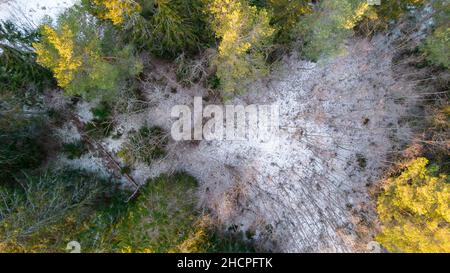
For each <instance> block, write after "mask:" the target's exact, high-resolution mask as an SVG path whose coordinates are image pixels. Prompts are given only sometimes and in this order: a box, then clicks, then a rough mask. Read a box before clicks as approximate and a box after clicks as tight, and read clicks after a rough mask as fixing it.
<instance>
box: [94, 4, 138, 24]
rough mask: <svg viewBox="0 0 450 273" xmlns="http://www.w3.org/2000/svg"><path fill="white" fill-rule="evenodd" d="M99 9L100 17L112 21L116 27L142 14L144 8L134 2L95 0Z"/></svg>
mask: <svg viewBox="0 0 450 273" xmlns="http://www.w3.org/2000/svg"><path fill="white" fill-rule="evenodd" d="M92 2H93V3H94V4H95V5H96V6H97V7H98V8H99V11H98V17H100V18H102V19H105V20H111V21H112V23H113V24H114V25H121V24H123V23H124V22H125V21H126V20H127V19H129V18H130V17H131V16H133V15H134V14H138V13H140V12H141V10H142V8H141V5H139V3H137V2H136V1H134V0H108V1H105V0H93V1H92Z"/></svg>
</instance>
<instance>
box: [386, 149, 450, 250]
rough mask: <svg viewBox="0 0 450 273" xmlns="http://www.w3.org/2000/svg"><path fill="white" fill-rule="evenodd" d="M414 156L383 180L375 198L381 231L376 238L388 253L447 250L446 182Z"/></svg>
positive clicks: (449, 204) (449, 194)
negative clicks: (386, 179) (385, 180)
mask: <svg viewBox="0 0 450 273" xmlns="http://www.w3.org/2000/svg"><path fill="white" fill-rule="evenodd" d="M427 164H428V160H427V159H426V158H423V157H421V158H417V159H415V160H414V161H412V162H411V163H410V164H409V166H408V167H407V169H406V170H405V171H403V172H402V173H401V174H400V175H399V176H398V177H395V178H391V179H389V180H388V181H387V183H386V185H385V187H384V191H383V192H382V193H381V195H380V196H379V197H378V203H377V211H378V214H379V217H380V220H381V228H382V230H381V233H380V234H379V235H378V236H377V240H378V241H379V242H380V243H381V244H382V245H383V246H384V247H386V248H387V249H388V250H389V251H392V252H450V184H449V181H448V176H447V175H446V174H439V175H437V174H435V173H436V172H437V170H436V167H428V168H427Z"/></svg>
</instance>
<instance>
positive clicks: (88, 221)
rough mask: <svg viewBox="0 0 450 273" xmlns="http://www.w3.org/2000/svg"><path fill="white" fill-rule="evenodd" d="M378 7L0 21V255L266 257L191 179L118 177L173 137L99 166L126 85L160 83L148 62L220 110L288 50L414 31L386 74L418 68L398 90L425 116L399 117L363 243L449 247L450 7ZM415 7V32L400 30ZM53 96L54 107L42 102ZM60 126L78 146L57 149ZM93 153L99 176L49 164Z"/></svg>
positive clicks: (222, 7) (230, 4)
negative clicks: (406, 124)
mask: <svg viewBox="0 0 450 273" xmlns="http://www.w3.org/2000/svg"><path fill="white" fill-rule="evenodd" d="M381 2H382V4H381V5H379V6H377V5H369V4H368V1H366V0H333V1H331V0H330V1H327V0H323V1H322V0H321V1H313V0H296V1H295V0H190V1H184V0H151V1H143V0H142V1H141V0H108V1H106V0H83V1H82V2H81V3H80V4H77V5H75V6H73V7H72V8H69V9H67V10H66V11H65V12H63V13H62V14H61V15H60V16H59V17H58V19H57V20H54V21H50V20H48V21H47V22H44V23H43V24H42V25H40V26H39V28H38V29H28V28H23V27H21V26H17V25H14V23H12V22H9V21H6V22H1V23H0V49H1V55H0V252H65V251H66V250H65V249H66V245H67V243H68V242H69V241H73V240H75V241H78V242H80V243H81V245H82V248H83V249H82V251H83V252H252V251H268V252H270V251H276V250H275V249H271V248H270V247H269V248H268V247H267V246H266V245H264V244H261V243H260V242H258V241H257V240H251V237H252V234H241V233H236V232H232V230H233V228H232V227H231V228H230V227H229V226H228V225H227V223H220V222H218V221H217V220H216V219H215V215H214V213H212V212H211V211H209V210H208V209H206V208H204V207H202V206H199V205H198V200H197V195H196V189H197V187H198V181H196V179H195V178H194V177H193V176H192V175H191V174H189V173H185V172H176V173H170V174H163V175H161V176H159V177H155V178H148V179H147V180H148V181H147V182H146V183H145V185H138V186H136V185H135V184H136V182H135V181H134V179H133V177H132V176H131V175H130V169H131V168H133V166H136V164H138V163H145V164H148V165H151V164H152V163H153V162H154V161H155V160H158V159H159V158H162V157H164V156H165V154H166V153H167V151H166V148H167V143H168V141H169V138H170V136H169V135H168V132H165V131H164V129H162V128H160V127H157V126H144V127H142V128H141V129H139V130H137V131H135V132H132V133H130V134H129V137H128V139H127V140H126V143H125V144H124V145H123V146H122V147H121V149H120V151H119V152H117V154H112V155H111V154H110V153H109V152H107V151H103V150H102V148H101V147H100V146H99V144H98V143H99V140H101V139H102V138H103V137H106V136H111V137H112V138H114V137H120V135H119V136H116V135H114V134H115V131H114V130H113V128H114V122H113V117H114V116H115V115H117V114H119V113H128V112H133V111H139V109H141V108H145V107H147V102H146V101H145V99H143V95H142V93H141V90H140V88H139V86H140V83H141V82H142V81H143V80H144V79H145V80H148V78H149V77H148V75H150V74H151V73H160V74H161V72H160V71H159V72H158V65H159V64H160V63H163V64H168V65H170V67H171V68H173V71H174V75H175V76H176V77H175V79H165V78H164V75H163V76H162V77H160V78H159V79H151V80H153V81H154V82H158V84H164V83H165V81H166V82H167V81H176V84H177V85H179V86H182V87H192V86H199V87H200V88H204V89H205V90H207V91H208V93H209V94H211V97H214V98H218V99H219V100H220V101H222V102H226V101H229V100H230V99H232V98H233V97H235V96H239V95H242V94H245V93H246V92H248V88H249V86H250V84H251V83H252V82H254V81H256V80H258V79H262V78H264V77H266V76H268V75H271V73H272V71H273V70H274V69H276V68H277V67H278V66H279V63H280V61H281V60H282V59H283V58H284V57H285V56H287V55H289V54H292V53H293V52H295V53H296V54H298V56H299V58H301V59H302V60H308V61H311V62H326V60H328V59H333V58H335V56H339V55H340V54H344V51H345V43H346V41H347V40H348V39H353V38H360V39H371V38H372V37H375V36H377V35H386V36H388V35H392V33H395V31H394V30H396V31H398V29H399V28H400V27H402V26H405V29H408V28H407V27H409V29H410V30H411V29H412V31H411V33H416V32H417V31H418V29H422V28H421V26H422V25H424V24H425V25H427V26H428V27H427V28H425V30H421V31H423V35H422V36H420V37H419V38H417V37H416V38H414V43H413V42H411V41H412V40H413V39H412V38H410V37H411V36H410V35H411V33H408V32H406V31H404V32H401V30H400V31H399V32H400V34H398V36H399V37H401V38H403V40H402V39H398V41H397V53H396V56H397V57H398V59H399V63H402V64H405V63H406V65H408V66H410V67H413V68H414V69H421V71H426V74H425V76H422V78H420V79H411V81H413V80H414V81H421V83H422V84H423V85H424V86H426V88H425V89H426V90H427V92H428V95H426V96H424V97H423V104H422V105H421V106H420V107H421V110H422V113H424V114H423V116H420V117H415V116H411V117H410V120H411V123H413V124H415V127H414V128H413V129H414V132H415V138H414V140H413V141H412V142H411V143H410V144H409V146H408V147H405V148H404V151H406V152H403V153H397V154H395V155H393V156H391V157H390V158H389V160H390V162H391V164H390V166H389V167H388V168H386V169H385V170H384V173H383V177H384V179H381V180H380V181H379V182H378V183H377V184H376V185H375V186H373V188H372V189H371V191H372V199H373V200H371V201H370V202H373V204H374V207H375V209H376V212H377V215H378V220H377V224H376V225H374V226H378V227H377V228H376V229H377V232H376V233H377V234H378V235H376V236H375V237H374V238H373V240H375V241H377V242H379V243H380V244H381V245H382V247H383V249H384V251H389V252H450V180H449V177H448V173H449V170H450V165H449V163H450V161H449V160H450V157H449V151H450V143H449V126H450V106H449V95H450V94H449V92H448V91H449V90H448V86H449V85H448V83H449V68H450V56H449V54H450V50H449V45H450V25H449V23H450V20H449V16H450V3H449V2H448V1H446V0H441V1H439V0H434V1H433V0H429V1H427V0H398V1H383V0H382V1H381ZM424 11H425V14H426V15H425V16H424V17H423V18H424V19H423V20H422V21H420V20H415V21H414V20H413V19H411V18H414V17H416V16H417V13H420V12H424ZM424 22H425V23H424ZM430 22H431V23H430ZM411 25H412V26H411ZM400 29H401V28H400ZM405 37H406V38H405ZM155 71H156V72H155ZM162 73H163V74H164V72H162ZM61 92H62V93H63V95H64V96H65V97H66V98H67V100H68V105H67V106H66V107H65V108H64V111H61V110H59V109H58V110H56V108H55V107H54V105H51V104H48V103H46V101H48V100H46V99H45V98H46V97H49V96H52V94H54V93H61ZM93 101H95V102H97V103H96V107H95V108H92V109H91V110H90V111H91V115H92V116H93V119H92V120H91V121H89V122H88V123H83V122H82V121H80V119H79V118H77V116H76V115H75V114H74V111H75V110H74V109H75V108H76V105H77V104H80V103H81V102H93ZM306 103H307V102H306ZM67 121H72V122H73V123H74V124H76V127H77V129H78V131H79V132H80V135H81V138H80V139H79V140H77V141H74V142H70V143H67V142H62V141H61V140H60V139H58V137H57V135H56V133H55V131H57V129H58V128H60V127H61V126H62V124H64V123H65V122H67ZM99 147H100V148H99ZM93 150H94V151H96V152H98V153H99V154H100V157H102V158H107V159H106V161H108V163H109V165H111V166H112V167H111V168H110V169H111V176H109V177H105V176H102V175H100V174H97V173H92V172H89V171H86V170H83V169H77V168H70V167H68V166H65V167H61V166H60V165H58V163H57V161H58V160H57V159H58V157H57V156H56V155H63V156H64V157H66V158H68V159H76V158H80V156H82V155H83V154H85V153H86V152H87V151H93ZM358 160H359V163H360V165H362V166H363V165H364V164H365V159H364V158H363V157H361V159H358ZM124 181H125V182H124ZM124 184H125V185H124ZM130 185H131V186H130ZM374 229H375V227H374ZM265 246H266V247H265Z"/></svg>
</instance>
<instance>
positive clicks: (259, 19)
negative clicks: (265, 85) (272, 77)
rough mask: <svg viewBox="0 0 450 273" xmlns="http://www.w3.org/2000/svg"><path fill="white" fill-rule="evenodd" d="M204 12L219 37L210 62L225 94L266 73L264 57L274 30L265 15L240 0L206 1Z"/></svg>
mask: <svg viewBox="0 0 450 273" xmlns="http://www.w3.org/2000/svg"><path fill="white" fill-rule="evenodd" d="M207 11H208V13H209V14H210V15H211V25H212V29H213V30H214V33H215V35H216V37H217V38H218V39H219V40H220V44H219V48H218V53H217V55H216V56H215V58H214V59H213V65H215V66H216V67H217V77H218V78H219V80H220V85H221V88H222V90H223V92H224V94H225V96H227V95H232V94H235V93H239V92H240V91H242V90H244V89H245V86H246V84H248V83H249V82H251V81H252V80H254V79H255V78H257V77H258V76H260V75H265V74H266V73H268V70H269V69H268V66H267V65H266V57H267V52H268V48H269V47H270V45H271V40H272V36H273V34H274V31H275V30H274V28H272V27H271V26H270V17H269V14H268V12H267V11H266V10H265V9H257V8H256V7H253V6H250V5H248V3H247V2H246V1H240V0H207Z"/></svg>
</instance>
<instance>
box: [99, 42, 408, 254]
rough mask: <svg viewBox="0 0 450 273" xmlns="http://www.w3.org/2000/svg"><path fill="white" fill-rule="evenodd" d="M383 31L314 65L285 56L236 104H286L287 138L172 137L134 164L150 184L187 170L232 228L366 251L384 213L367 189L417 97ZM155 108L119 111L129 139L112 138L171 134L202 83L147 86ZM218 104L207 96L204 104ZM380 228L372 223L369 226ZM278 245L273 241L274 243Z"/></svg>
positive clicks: (299, 245) (315, 247)
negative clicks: (397, 68)
mask: <svg viewBox="0 0 450 273" xmlns="http://www.w3.org/2000/svg"><path fill="white" fill-rule="evenodd" d="M391 61H392V54H391V48H390V46H389V44H388V43H387V42H386V40H385V39H384V38H383V37H380V38H378V39H374V40H372V41H368V40H352V41H351V42H349V46H348V54H347V55H345V56H340V57H337V58H335V59H334V60H332V61H329V62H323V63H320V64H314V63H310V62H306V61H302V60H299V59H298V58H297V57H295V56H290V57H287V58H286V59H285V60H284V62H283V64H282V65H281V67H280V68H279V69H278V71H276V72H275V73H274V74H273V75H272V76H271V78H270V79H265V80H263V81H260V82H258V83H255V84H254V85H253V86H252V87H251V88H250V90H249V92H248V93H247V94H245V95H243V96H239V97H237V98H235V99H234V100H233V101H232V102H230V103H232V104H244V105H248V104H272V103H276V104H278V105H279V106H280V115H281V117H280V129H281V130H280V135H279V137H278V138H272V139H271V140H270V141H268V142H258V141H200V142H195V141H192V142H174V141H172V142H171V143H170V145H169V154H168V156H167V157H166V158H165V159H163V160H160V161H159V162H156V163H154V164H153V165H152V166H146V165H144V164H141V165H139V166H134V167H135V170H134V171H133V172H132V176H133V177H134V179H136V180H137V181H138V182H140V183H143V182H145V180H146V179H147V178H149V177H154V176H157V175H159V174H161V173H166V172H174V171H178V170H184V171H187V172H188V173H190V174H191V175H193V176H194V177H196V178H197V179H198V180H199V182H200V184H201V187H200V190H199V196H200V200H201V202H200V204H199V205H200V206H201V207H203V208H207V209H210V210H211V211H212V212H213V213H214V214H215V215H216V216H217V217H218V219H219V221H220V222H221V223H223V224H226V228H229V229H230V230H237V231H244V232H247V235H249V234H252V236H248V237H252V239H253V240H256V241H257V242H265V244H266V245H265V246H266V247H269V248H272V250H273V247H276V249H277V250H280V251H283V252H318V251H320V252H335V251H338V252H346V251H361V250H364V249H365V247H366V244H367V243H368V242H369V241H370V240H371V236H372V235H373V232H374V230H375V229H374V227H373V225H374V223H375V222H376V218H375V215H374V211H373V202H372V201H371V197H370V196H369V194H368V188H369V187H370V186H371V185H372V184H373V183H374V182H376V181H377V180H379V178H380V176H381V175H382V173H383V172H382V171H383V168H384V167H387V166H388V165H389V162H388V158H389V155H390V154H393V153H395V152H396V151H398V149H399V147H401V144H402V142H403V143H404V142H407V141H408V139H409V135H410V131H409V129H408V127H407V126H406V125H402V123H401V122H400V120H401V118H402V117H403V116H405V115H406V113H407V110H408V107H411V105H413V104H414V102H413V101H411V100H410V99H408V98H409V97H412V96H411V95H412V92H413V86H412V85H411V84H408V83H406V82H404V81H402V79H401V75H393V72H392V70H391ZM143 89H144V90H145V91H146V95H147V97H148V99H151V100H152V101H153V102H154V104H155V105H154V106H152V107H150V108H148V109H147V110H146V111H145V112H143V113H139V114H135V115H131V116H130V115H123V116H119V117H118V120H117V125H118V127H119V128H121V130H123V131H124V132H125V134H124V136H123V137H122V140H112V139H106V140H105V142H104V144H105V146H106V147H109V149H110V151H113V152H114V151H117V150H118V149H119V148H120V144H121V141H123V139H125V138H126V132H128V131H129V130H131V129H133V128H134V129H137V128H139V127H140V126H142V125H144V124H145V123H147V124H148V125H158V126H161V127H163V128H165V129H167V130H168V131H170V128H171V125H172V123H173V120H171V119H170V112H171V108H172V106H174V105H178V104H186V105H191V106H192V104H193V97H194V96H201V95H205V94H204V91H203V90H202V89H201V88H191V89H188V90H177V92H173V90H174V89H173V88H172V87H163V86H155V84H154V83H152V82H147V83H144V84H143ZM208 103H211V104H217V102H216V103H214V102H206V101H205V102H204V104H208ZM369 225H372V226H369ZM270 242H275V245H272V244H269V243H270Z"/></svg>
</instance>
